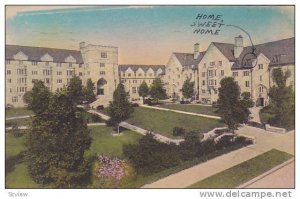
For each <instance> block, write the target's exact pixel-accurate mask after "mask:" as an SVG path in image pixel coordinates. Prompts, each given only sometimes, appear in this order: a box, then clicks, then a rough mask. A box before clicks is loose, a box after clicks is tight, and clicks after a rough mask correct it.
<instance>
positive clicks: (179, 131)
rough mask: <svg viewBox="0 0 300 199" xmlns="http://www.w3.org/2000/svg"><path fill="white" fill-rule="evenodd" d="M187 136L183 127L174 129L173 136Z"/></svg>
mask: <svg viewBox="0 0 300 199" xmlns="http://www.w3.org/2000/svg"><path fill="white" fill-rule="evenodd" d="M184 134H185V129H184V128H181V127H174V128H173V136H175V137H177V136H183V135H184Z"/></svg>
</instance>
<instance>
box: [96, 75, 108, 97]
mask: <svg viewBox="0 0 300 199" xmlns="http://www.w3.org/2000/svg"><path fill="white" fill-rule="evenodd" d="M106 84H107V81H106V80H105V79H104V78H101V79H99V80H98V82H97V95H104V92H105V91H104V86H105V85H106Z"/></svg>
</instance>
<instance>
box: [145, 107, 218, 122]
mask: <svg viewBox="0 0 300 199" xmlns="http://www.w3.org/2000/svg"><path fill="white" fill-rule="evenodd" d="M140 107H144V108H150V109H156V110H161V111H171V112H175V113H182V114H186V115H193V116H199V117H206V118H211V119H217V120H220V119H221V117H219V116H213V115H206V114H200V113H192V112H186V111H179V110H174V109H168V108H161V107H157V106H148V105H140Z"/></svg>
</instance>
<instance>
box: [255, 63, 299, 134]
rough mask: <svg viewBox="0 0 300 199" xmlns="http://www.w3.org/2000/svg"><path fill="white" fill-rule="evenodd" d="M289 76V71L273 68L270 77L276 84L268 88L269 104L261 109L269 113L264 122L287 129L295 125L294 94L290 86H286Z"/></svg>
mask: <svg viewBox="0 0 300 199" xmlns="http://www.w3.org/2000/svg"><path fill="white" fill-rule="evenodd" d="M289 76H290V71H286V72H285V73H283V71H282V70H281V68H277V69H274V70H273V73H272V78H273V80H274V82H275V84H276V85H274V86H272V87H271V88H270V91H269V97H270V103H269V105H268V106H267V107H265V108H264V109H262V110H261V112H262V113H267V114H268V115H269V118H268V119H267V121H265V122H268V123H270V124H272V125H275V126H279V127H284V128H288V129H290V128H293V127H294V125H295V98H294V95H295V94H294V91H293V88H292V87H291V86H286V80H287V78H288V77H289ZM262 119H263V118H262ZM263 120H265V119H263Z"/></svg>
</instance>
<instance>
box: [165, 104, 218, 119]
mask: <svg viewBox="0 0 300 199" xmlns="http://www.w3.org/2000/svg"><path fill="white" fill-rule="evenodd" d="M159 107H162V108H168V109H174V110H179V111H186V112H191V113H200V114H206V115H214V116H218V114H217V113H216V111H217V109H216V108H213V107H211V106H201V105H194V104H164V105H160V106H159Z"/></svg>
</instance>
